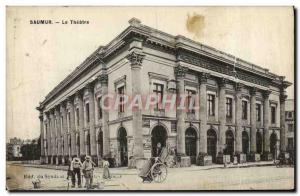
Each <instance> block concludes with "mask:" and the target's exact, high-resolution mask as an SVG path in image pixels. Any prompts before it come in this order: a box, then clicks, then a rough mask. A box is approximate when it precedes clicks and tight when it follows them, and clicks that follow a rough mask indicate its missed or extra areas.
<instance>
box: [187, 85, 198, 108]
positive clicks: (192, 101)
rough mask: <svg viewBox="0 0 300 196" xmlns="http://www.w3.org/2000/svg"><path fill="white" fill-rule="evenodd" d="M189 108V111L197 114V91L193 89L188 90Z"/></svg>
mask: <svg viewBox="0 0 300 196" xmlns="http://www.w3.org/2000/svg"><path fill="white" fill-rule="evenodd" d="M187 95H188V96H187V108H188V113H192V114H195V96H196V91H193V90H187Z"/></svg>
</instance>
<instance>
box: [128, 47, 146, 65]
mask: <svg viewBox="0 0 300 196" xmlns="http://www.w3.org/2000/svg"><path fill="white" fill-rule="evenodd" d="M144 57H145V55H144V54H141V53H137V52H135V51H133V52H132V53H130V54H129V55H127V57H126V58H127V59H128V61H129V62H130V63H131V65H132V66H142V62H143V60H144Z"/></svg>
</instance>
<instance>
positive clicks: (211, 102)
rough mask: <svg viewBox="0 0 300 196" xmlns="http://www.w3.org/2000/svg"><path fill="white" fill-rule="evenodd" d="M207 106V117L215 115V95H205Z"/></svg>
mask: <svg viewBox="0 0 300 196" xmlns="http://www.w3.org/2000/svg"><path fill="white" fill-rule="evenodd" d="M207 105H208V115H209V116H214V115H215V95H212V94H208V95H207Z"/></svg>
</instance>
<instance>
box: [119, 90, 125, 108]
mask: <svg viewBox="0 0 300 196" xmlns="http://www.w3.org/2000/svg"><path fill="white" fill-rule="evenodd" d="M118 95H119V112H120V113H123V112H124V111H125V105H124V95H125V87H124V86H121V87H119V88H118Z"/></svg>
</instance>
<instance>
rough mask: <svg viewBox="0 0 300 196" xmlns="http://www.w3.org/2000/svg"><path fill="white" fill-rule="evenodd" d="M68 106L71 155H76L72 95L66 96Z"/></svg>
mask: <svg viewBox="0 0 300 196" xmlns="http://www.w3.org/2000/svg"><path fill="white" fill-rule="evenodd" d="M68 108H69V112H70V125H69V126H70V137H71V157H72V156H76V138H75V131H76V130H75V115H74V104H73V97H68Z"/></svg>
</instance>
